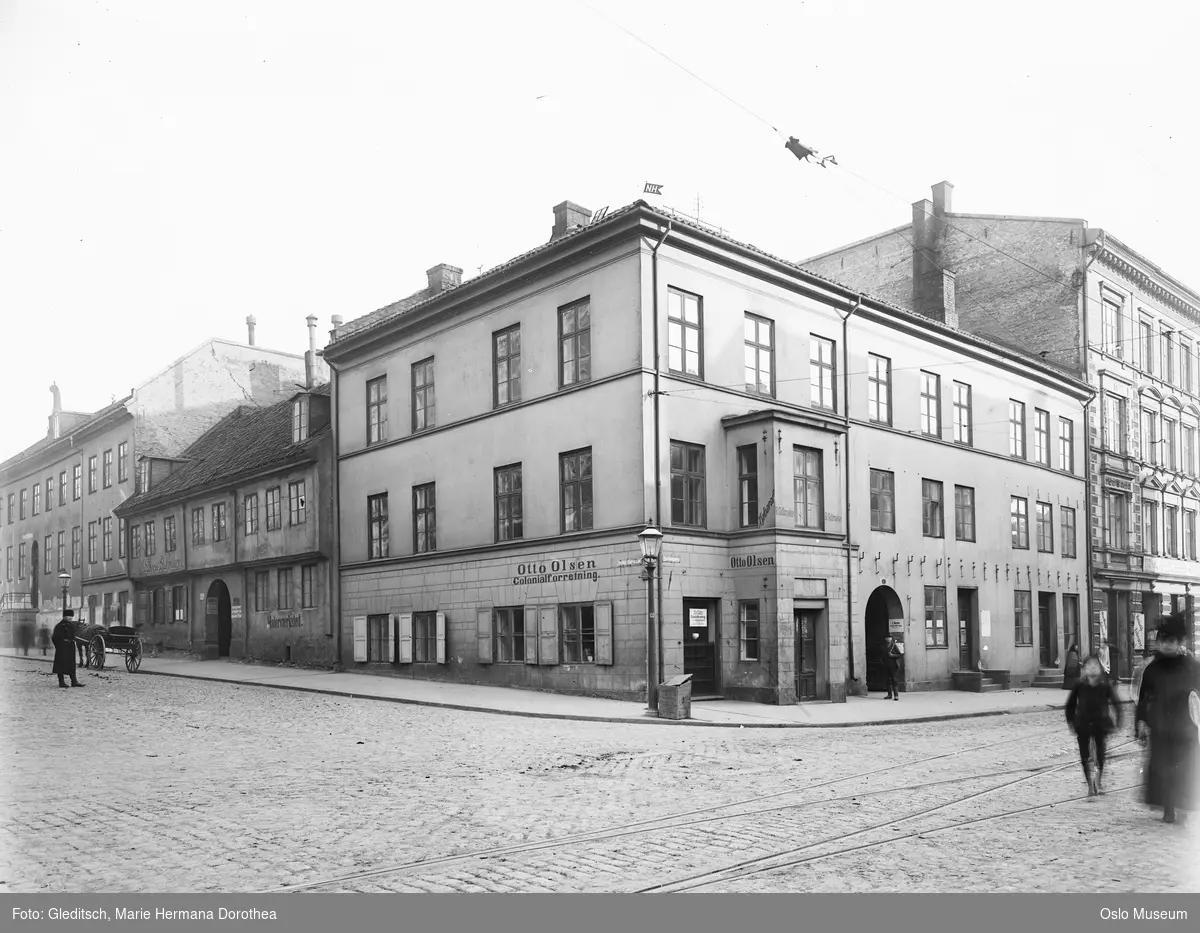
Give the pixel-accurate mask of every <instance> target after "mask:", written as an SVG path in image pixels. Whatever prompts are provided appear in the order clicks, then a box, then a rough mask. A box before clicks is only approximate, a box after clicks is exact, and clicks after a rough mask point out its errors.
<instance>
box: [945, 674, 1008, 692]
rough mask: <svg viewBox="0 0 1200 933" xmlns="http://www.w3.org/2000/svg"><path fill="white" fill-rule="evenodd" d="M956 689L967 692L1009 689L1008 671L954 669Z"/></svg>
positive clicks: (952, 676)
mask: <svg viewBox="0 0 1200 933" xmlns="http://www.w3.org/2000/svg"><path fill="white" fill-rule="evenodd" d="M950 676H951V678H952V679H953V682H954V689H955V690H963V691H966V692H967V693H991V692H993V691H995V690H1007V689H1008V671H1001V670H986V671H952V672H951V674H950Z"/></svg>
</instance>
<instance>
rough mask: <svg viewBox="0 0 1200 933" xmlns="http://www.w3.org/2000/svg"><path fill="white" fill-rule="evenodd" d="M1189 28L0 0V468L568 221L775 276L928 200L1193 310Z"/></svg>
mask: <svg viewBox="0 0 1200 933" xmlns="http://www.w3.org/2000/svg"><path fill="white" fill-rule="evenodd" d="M1198 7H1200V5H1198V4H1187V3H1182V2H1170V3H1168V2H1162V0H1143V2H1140V3H1138V4H1136V5H1132V6H1131V5H1129V4H1128V3H1117V2H1113V0H1098V2H1093V3H1090V4H1079V3H1063V2H1053V0H1050V2H1047V0H1039V2H1028V0H1012V2H1008V3H1005V4H1001V5H995V4H987V5H985V4H974V3H963V2H961V0H959V2H950V0H933V2H926V3H896V2H894V0H808V2H798V0H787V2H778V3H776V2H767V0H741V2H739V3H738V4H736V5H732V6H728V7H726V6H717V5H716V4H710V5H704V4H697V3H696V2H695V0H690V2H682V0H587V2H584V0H508V2H506V3H504V4H497V3H494V2H465V0H440V2H439V3H437V4H412V3H405V2H399V3H397V2H394V0H393V2H383V0H378V2H366V0H339V2H338V3H336V4H330V3H327V2H325V3H315V2H308V0H206V2H205V3H202V4H182V3H164V2H162V0H100V2H93V0H0V127H2V128H3V130H2V131H0V347H2V354H3V355H2V357H0V359H2V360H3V362H2V364H0V459H4V458H7V457H10V456H12V455H14V454H17V453H19V452H20V451H21V450H23V449H24V448H25V447H27V446H29V445H30V444H33V443H35V442H36V441H37V440H39V439H40V438H41V437H43V436H44V435H45V432H46V424H47V422H46V416H47V415H48V414H49V413H50V410H51V401H52V400H51V395H50V392H49V385H50V383H51V381H55V382H57V384H58V386H59V387H60V389H61V392H62V401H63V407H64V408H66V409H68V410H72V411H91V410H95V409H98V408H100V407H102V406H104V405H107V404H108V403H109V402H110V401H112V400H113V399H114V398H116V397H120V396H121V395H123V394H125V393H127V392H128V391H129V390H130V389H131V388H132V387H134V386H136V385H138V384H140V383H141V382H143V381H145V380H146V379H148V378H150V377H151V376H153V375H154V374H155V373H156V372H158V371H160V370H161V369H163V368H164V367H166V366H167V365H168V364H169V363H171V362H172V361H173V360H175V359H176V358H178V357H179V356H182V355H183V354H184V353H186V352H188V351H189V350H191V349H192V348H193V347H195V346H197V345H199V344H200V343H202V342H203V341H205V340H206V339H208V338H210V337H225V338H229V339H234V340H238V341H242V342H245V340H246V325H245V318H246V316H247V315H248V314H253V315H255V317H256V318H257V333H256V338H257V343H259V344H260V345H262V346H267V347H271V348H273V349H279V350H285V351H291V352H295V353H302V352H303V351H304V350H305V349H307V341H308V333H307V325H306V322H305V318H306V317H307V316H308V315H309V314H316V315H317V317H318V318H319V319H320V323H319V325H318V345H324V343H325V341H326V339H327V337H328V330H329V327H330V326H331V325H330V317H331V316H332V315H334V314H340V315H342V317H343V318H345V319H346V320H347V321H349V320H352V319H354V318H356V317H359V316H361V315H364V314H367V313H370V312H371V311H373V310H375V309H376V308H379V307H382V306H383V305H386V304H388V303H390V302H392V301H395V300H397V299H399V298H402V297H405V296H407V295H409V294H411V293H412V292H414V291H417V290H418V289H420V288H423V287H424V286H425V284H426V279H425V270H426V269H428V268H430V267H431V266H433V265H436V264H438V263H442V262H445V263H450V264H451V265H456V266H459V267H461V268H463V269H464V270H465V273H464V278H469V277H471V276H474V275H477V274H479V272H480V271H481V270H483V271H486V270H487V269H489V268H491V267H493V266H496V265H498V264H500V263H502V262H504V261H506V260H507V259H509V258H511V257H512V256H514V255H516V254H518V253H521V252H524V251H526V250H528V249H531V248H533V247H535V246H538V245H540V244H542V243H544V242H545V241H546V240H548V239H549V236H550V228H551V226H552V224H553V214H552V208H553V206H554V205H555V204H557V203H559V202H561V201H564V200H571V201H575V202H576V203H579V204H582V205H584V206H585V207H588V208H590V209H592V210H596V209H599V208H601V207H604V206H608V207H610V208H616V207H619V206H621V205H624V204H628V203H630V202H632V201H635V200H637V199H638V198H645V199H646V200H647V201H650V202H652V203H655V204H661V205H663V206H667V207H672V208H675V209H677V210H680V211H684V212H686V213H688V214H692V215H696V214H697V213H698V216H699V217H700V219H702V220H704V221H706V222H708V223H711V224H714V225H717V226H719V227H721V228H723V229H724V230H726V231H727V232H728V233H729V234H730V235H731V236H734V237H736V238H737V239H740V240H743V241H746V242H750V243H753V244H754V245H756V246H758V247H760V248H762V249H765V250H767V251H768V252H771V253H774V254H776V255H780V256H783V257H785V258H789V259H796V260H798V259H802V258H805V257H808V256H811V255H815V254H817V253H820V252H823V251H825V250H827V249H831V248H833V247H836V246H839V245H842V244H845V243H848V242H851V241H854V240H857V239H861V238H862V237H865V236H867V235H869V234H871V233H876V232H880V231H882V230H885V229H888V228H890V227H894V226H898V225H900V224H903V223H906V222H908V220H909V219H910V217H911V207H910V205H911V203H912V202H913V201H916V200H920V199H921V198H927V197H929V196H930V187H931V186H932V185H933V184H935V183H936V182H939V181H942V180H948V181H950V182H952V183H953V184H954V186H955V190H954V209H955V210H956V211H962V212H978V213H996V214H1030V215H1052V216H1066V217H1078V218H1082V219H1085V220H1086V221H1087V222H1088V224H1089V225H1091V226H1102V227H1105V228H1106V229H1108V230H1110V231H1111V232H1112V233H1113V234H1114V235H1116V236H1117V237H1118V238H1120V239H1121V240H1122V241H1124V242H1125V243H1126V244H1128V245H1129V246H1131V247H1132V248H1134V249H1135V250H1137V251H1139V252H1141V253H1142V254H1143V255H1145V256H1147V257H1148V258H1150V259H1151V260H1152V261H1154V262H1155V263H1157V264H1158V265H1159V266H1160V267H1162V268H1164V269H1165V270H1167V271H1168V272H1169V273H1171V274H1172V275H1174V276H1175V277H1176V278H1178V279H1181V280H1182V281H1183V282H1185V283H1187V284H1189V285H1190V286H1191V287H1193V288H1194V289H1197V290H1200V268H1197V264H1198V262H1197V259H1196V254H1195V249H1194V242H1193V240H1194V238H1193V237H1192V236H1190V235H1189V234H1190V231H1191V223H1190V220H1189V218H1193V217H1196V216H1197V215H1200V188H1198V186H1197V184H1196V183H1195V180H1194V179H1195V168H1194V165H1195V154H1196V153H1197V152H1198V151H1200V129H1198V123H1197V120H1196V108H1195V104H1194V98H1195V95H1196V90H1197V84H1198V81H1197V68H1196V66H1194V65H1191V64H1189V63H1190V62H1192V61H1193V60H1194V54H1193V53H1194V39H1195V37H1196V35H1197V34H1198V28H1197V27H1200V10H1198ZM655 50H657V51H655ZM660 53H661V54H660ZM663 56H666V58H664V57H663ZM668 59H670V61H668ZM793 135H794V136H796V137H798V138H799V139H800V140H801V141H802V142H803V143H805V144H806V145H808V146H810V147H811V148H814V149H816V150H817V151H818V152H819V153H820V154H821V155H834V156H835V157H836V159H837V162H838V166H837V167H836V168H835V167H833V166H830V167H828V168H821V167H819V166H817V165H815V164H813V163H801V162H799V161H797V160H796V159H795V157H794V156H792V155H791V154H790V153H788V152H787V151H786V150H785V149H784V148H783V141H784V139H785V138H786V137H788V136H793ZM646 182H652V183H656V184H661V185H662V186H663V188H662V194H661V196H660V197H654V196H649V195H644V194H643V186H644V184H645V183H646ZM697 198H699V206H697Z"/></svg>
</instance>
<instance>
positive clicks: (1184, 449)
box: [1179, 425, 1196, 476]
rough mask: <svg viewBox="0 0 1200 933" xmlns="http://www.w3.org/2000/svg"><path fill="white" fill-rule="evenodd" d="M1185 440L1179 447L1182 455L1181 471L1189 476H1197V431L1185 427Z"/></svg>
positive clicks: (1183, 431)
mask: <svg viewBox="0 0 1200 933" xmlns="http://www.w3.org/2000/svg"><path fill="white" fill-rule="evenodd" d="M1182 434H1183V440H1182V442H1181V443H1180V445H1179V452H1180V454H1181V457H1180V463H1181V469H1182V470H1183V472H1184V473H1186V474H1187V475H1188V476H1195V475H1196V429H1195V428H1193V427H1189V426H1187V425H1184V426H1183V428H1182Z"/></svg>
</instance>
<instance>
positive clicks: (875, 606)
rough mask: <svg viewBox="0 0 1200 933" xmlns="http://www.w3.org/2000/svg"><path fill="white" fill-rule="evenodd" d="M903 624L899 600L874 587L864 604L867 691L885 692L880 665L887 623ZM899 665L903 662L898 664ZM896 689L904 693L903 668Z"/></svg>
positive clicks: (883, 670) (885, 588)
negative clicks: (893, 620) (898, 686)
mask: <svg viewBox="0 0 1200 933" xmlns="http://www.w3.org/2000/svg"><path fill="white" fill-rule="evenodd" d="M892 619H896V620H898V621H899V622H901V623H903V621H904V606H903V605H902V604H901V602H900V597H899V596H897V595H896V591H895V590H893V589H892V588H891V587H890V586H877V587H875V591H874V592H873V593H872V594H871V597H870V599H868V600H867V612H866V625H865V634H866V639H867V650H866V655H867V689H868V690H886V689H887V669H886V667H885V665H884V648H883V643H884V642H885V641H887V637H888V632H889V628H890V626H889V621H890V620H892ZM900 663H901V665H903V663H904V662H903V661H901V662H900ZM899 681H900V689H901V690H903V689H904V675H903V667H901V674H900V677H899Z"/></svg>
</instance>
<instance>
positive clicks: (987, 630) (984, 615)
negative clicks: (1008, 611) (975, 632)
mask: <svg viewBox="0 0 1200 933" xmlns="http://www.w3.org/2000/svg"><path fill="white" fill-rule="evenodd" d="M979 636H980V637H981V638H991V637H992V613H991V610H989V609H980V610H979Z"/></svg>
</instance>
